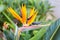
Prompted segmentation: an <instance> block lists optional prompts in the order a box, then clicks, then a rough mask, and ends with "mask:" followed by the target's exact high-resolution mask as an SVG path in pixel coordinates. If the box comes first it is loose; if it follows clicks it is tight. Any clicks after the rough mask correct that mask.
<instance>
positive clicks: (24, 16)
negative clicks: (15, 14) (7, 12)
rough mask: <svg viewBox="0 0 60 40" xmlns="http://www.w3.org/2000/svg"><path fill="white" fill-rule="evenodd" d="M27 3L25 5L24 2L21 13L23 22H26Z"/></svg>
mask: <svg viewBox="0 0 60 40" xmlns="http://www.w3.org/2000/svg"><path fill="white" fill-rule="evenodd" d="M26 11H27V10H26V5H23V4H22V8H21V13H22V21H23V24H26V16H27V15H26V13H27V12H26Z"/></svg>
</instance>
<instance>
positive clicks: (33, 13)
mask: <svg viewBox="0 0 60 40" xmlns="http://www.w3.org/2000/svg"><path fill="white" fill-rule="evenodd" d="M8 10H9V11H10V13H11V14H12V15H13V17H15V18H16V19H17V20H19V21H20V22H21V23H22V24H23V26H29V25H31V24H32V23H33V22H34V20H35V18H36V16H37V13H38V12H37V10H35V8H32V9H30V15H29V17H28V18H27V9H26V5H23V4H22V7H21V14H22V17H20V16H19V15H18V14H17V13H16V12H15V11H14V10H13V9H12V8H11V7H10V8H8Z"/></svg>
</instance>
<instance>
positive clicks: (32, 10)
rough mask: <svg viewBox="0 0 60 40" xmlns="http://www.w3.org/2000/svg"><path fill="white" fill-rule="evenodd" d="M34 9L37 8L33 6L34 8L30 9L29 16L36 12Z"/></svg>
mask: <svg viewBox="0 0 60 40" xmlns="http://www.w3.org/2000/svg"><path fill="white" fill-rule="evenodd" d="M34 9H35V8H33V9H31V10H30V16H29V17H31V16H32V15H33V14H34ZM29 17H28V18H29Z"/></svg>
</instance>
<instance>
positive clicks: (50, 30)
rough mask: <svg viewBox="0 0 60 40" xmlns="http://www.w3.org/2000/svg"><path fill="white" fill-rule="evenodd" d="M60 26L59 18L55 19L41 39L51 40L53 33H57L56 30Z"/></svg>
mask: <svg viewBox="0 0 60 40" xmlns="http://www.w3.org/2000/svg"><path fill="white" fill-rule="evenodd" d="M59 27H60V19H58V20H56V21H55V22H54V23H53V24H52V25H51V26H50V27H49V28H48V30H47V32H46V33H45V35H44V37H43V39H44V40H52V39H53V37H54V35H55V34H56V33H57V30H58V29H59Z"/></svg>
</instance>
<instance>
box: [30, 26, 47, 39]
mask: <svg viewBox="0 0 60 40" xmlns="http://www.w3.org/2000/svg"><path fill="white" fill-rule="evenodd" d="M47 28H48V27H43V28H41V29H40V30H39V31H38V32H37V34H36V35H35V36H33V37H32V38H31V39H29V40H39V39H40V38H41V37H42V36H43V35H44V34H45V32H46V30H47Z"/></svg>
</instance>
